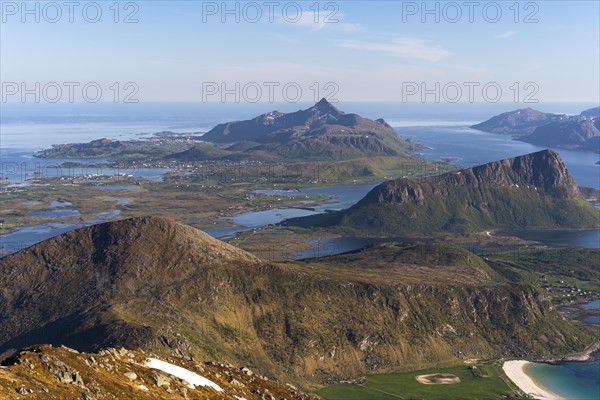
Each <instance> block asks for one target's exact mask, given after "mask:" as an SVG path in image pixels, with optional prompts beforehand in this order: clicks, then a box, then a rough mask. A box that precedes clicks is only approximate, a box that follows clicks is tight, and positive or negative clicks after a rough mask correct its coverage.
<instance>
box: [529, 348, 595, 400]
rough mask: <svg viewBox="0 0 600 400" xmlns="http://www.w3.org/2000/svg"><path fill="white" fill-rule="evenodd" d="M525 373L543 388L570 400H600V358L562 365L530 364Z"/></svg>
mask: <svg viewBox="0 0 600 400" xmlns="http://www.w3.org/2000/svg"><path fill="white" fill-rule="evenodd" d="M525 372H527V374H528V375H530V376H531V377H532V378H533V379H534V380H535V381H537V382H539V384H541V385H542V386H544V387H545V388H547V389H549V390H550V391H552V392H554V393H556V394H557V395H559V396H561V397H563V398H565V399H568V400H598V399H600V358H599V359H596V360H595V361H594V362H565V363H562V364H560V365H549V364H538V363H534V364H530V365H528V366H527V367H526V369H525Z"/></svg>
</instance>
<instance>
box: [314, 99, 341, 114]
mask: <svg viewBox="0 0 600 400" xmlns="http://www.w3.org/2000/svg"><path fill="white" fill-rule="evenodd" d="M314 108H316V109H317V110H319V111H320V112H321V113H337V114H340V115H341V114H343V112H341V111H340V110H338V109H337V108H336V107H335V106H334V105H333V104H331V103H330V102H329V101H328V100H327V99H326V98H325V97H323V98H322V99H321V100H319V102H318V103H316V104H315V105H314Z"/></svg>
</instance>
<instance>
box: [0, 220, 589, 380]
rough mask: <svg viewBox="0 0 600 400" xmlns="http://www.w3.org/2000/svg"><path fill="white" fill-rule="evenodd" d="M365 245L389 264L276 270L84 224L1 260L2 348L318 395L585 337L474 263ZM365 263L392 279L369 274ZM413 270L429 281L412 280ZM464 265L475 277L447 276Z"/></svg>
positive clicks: (146, 229) (202, 246)
mask: <svg viewBox="0 0 600 400" xmlns="http://www.w3.org/2000/svg"><path fill="white" fill-rule="evenodd" d="M417 248H418V247H417ZM372 250H374V251H380V252H382V253H381V255H382V259H384V260H385V259H386V257H392V256H393V255H394V254H395V255H396V259H397V263H395V264H394V265H391V266H390V267H389V268H390V269H389V270H388V269H386V265H385V263H383V264H380V265H372V264H371V260H373V259H375V258H376V255H375V254H373V252H372V251H371V252H369V251H367V253H366V257H365V258H364V260H363V261H361V260H360V259H354V260H353V261H352V263H350V262H348V258H347V257H350V256H343V257H342V258H339V259H338V260H337V261H336V260H335V259H329V261H328V262H327V263H314V264H312V263H284V264H271V263H267V262H265V261H262V260H260V259H259V258H257V257H254V256H252V255H251V254H249V253H246V252H243V251H241V250H239V249H237V248H235V247H232V246H229V245H227V244H225V243H223V242H220V241H218V240H215V239H213V238H210V237H209V236H208V235H205V234H203V233H201V232H200V231H197V230H195V229H193V228H191V227H187V226H183V225H180V224H177V223H174V222H172V221H169V220H163V219H158V218H140V219H133V220H124V221H118V222H113V223H106V224H100V225H96V226H92V227H88V228H83V229H81V230H79V231H74V232H70V233H67V234H65V235H62V236H59V237H56V238H53V239H50V240H48V241H46V242H42V243H40V244H38V245H35V246H33V247H31V248H29V249H27V250H25V251H23V252H20V253H17V254H13V255H11V256H8V257H5V258H3V259H2V260H1V261H0V287H2V290H1V291H0V343H1V344H0V354H1V353H2V352H9V351H10V349H18V348H21V347H23V346H26V345H29V344H33V343H40V342H49V343H52V344H65V345H68V346H70V347H74V348H77V349H79V350H83V351H96V350H97V349H99V348H102V347H106V346H127V347H130V348H131V347H133V348H138V347H139V348H142V349H144V350H148V351H153V352H155V353H159V354H175V355H180V356H182V355H184V356H185V355H192V356H194V357H197V358H200V359H202V360H222V361H227V362H231V363H232V364H237V365H249V366H252V367H253V368H257V369H258V370H260V371H263V372H264V373H268V374H269V375H270V376H273V377H277V378H280V379H286V380H288V381H294V382H297V383H300V384H302V385H305V386H307V387H315V386H316V385H318V384H323V383H332V382H337V381H340V380H346V379H350V378H356V377H358V376H362V375H364V374H365V373H367V372H372V371H382V372H383V371H397V370H403V369H404V370H406V369H420V368H426V367H430V366H436V365H451V364H455V363H457V362H459V361H460V360H461V359H463V358H490V357H499V356H516V357H540V356H549V355H553V354H564V353H569V352H572V351H577V350H581V349H583V348H584V347H585V346H586V345H588V344H589V343H590V342H591V341H592V338H591V337H590V336H588V335H587V334H585V333H584V332H582V331H581V330H580V329H579V328H577V327H575V326H573V325H571V324H570V323H568V322H566V321H564V320H563V319H562V318H561V317H560V315H559V314H558V313H557V311H556V310H555V309H553V308H552V306H551V303H550V302H549V301H548V300H547V299H546V297H545V296H544V295H543V293H541V292H540V291H539V290H538V289H535V288H533V287H531V286H529V285H520V284H510V285H508V284H499V285H497V286H490V285H489V284H488V282H489V279H490V278H491V277H490V274H491V272H490V271H489V269H488V268H486V266H485V265H484V264H485V263H482V261H481V259H479V258H477V257H476V256H475V255H472V256H471V255H469V253H467V252H464V251H458V250H456V249H454V248H453V247H445V246H440V247H439V248H438V250H437V253H434V254H437V255H436V257H435V259H433V258H420V257H421V256H418V255H419V254H422V252H420V251H419V250H415V249H410V248H406V249H402V248H394V247H385V246H384V247H382V248H380V249H372ZM426 253H427V252H425V253H423V254H426ZM344 257H346V258H344ZM352 257H355V256H352ZM428 257H429V256H428ZM469 257H470V260H469ZM403 258H406V259H405V261H406V264H403ZM436 260H439V261H436ZM361 262H362V263H364V265H369V266H370V267H372V268H378V271H379V273H378V274H377V276H379V277H381V276H390V277H395V278H394V279H389V280H388V281H387V282H382V281H381V279H374V278H373V276H374V275H373V274H369V273H363V271H361V270H360V264H361ZM410 266H417V267H419V268H428V271H429V272H428V274H427V276H428V277H429V278H428V279H422V280H421V281H420V282H419V283H417V282H416V281H411V283H407V282H406V281H404V279H406V278H407V277H410V275H409V273H412V272H411V271H412V269H413V267H410ZM338 268H340V269H343V268H345V270H343V271H342V270H339V271H338V272H336V271H335V270H336V269H338ZM353 268H354V269H355V270H357V272H356V273H353V272H352V269H353ZM445 269H448V271H445ZM469 269H470V271H471V275H476V279H473V278H469V279H470V280H469V281H467V282H466V283H463V284H460V285H459V284H458V282H456V281H454V282H453V281H452V280H450V281H449V280H448V276H449V275H451V274H452V273H453V272H454V271H459V272H460V271H462V272H461V273H462V274H464V275H463V276H468V275H469V273H468V271H469ZM340 271H341V272H340ZM388 271H389V274H388ZM477 276H478V278H477ZM438 277H439V279H438ZM417 278H418V277H417ZM411 279H415V277H414V276H412V277H411ZM455 279H456V278H455Z"/></svg>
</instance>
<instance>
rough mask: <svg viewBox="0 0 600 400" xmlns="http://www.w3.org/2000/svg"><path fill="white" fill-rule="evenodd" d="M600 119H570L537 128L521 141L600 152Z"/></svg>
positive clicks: (521, 138)
mask: <svg viewBox="0 0 600 400" xmlns="http://www.w3.org/2000/svg"><path fill="white" fill-rule="evenodd" d="M598 139H600V118H595V119H592V118H590V117H569V118H565V119H563V120H560V121H555V122H551V123H549V124H547V125H543V126H540V127H538V128H536V129H535V130H534V131H533V133H531V134H529V135H525V136H521V137H520V138H519V140H521V141H523V142H527V143H531V144H535V145H538V146H552V147H564V148H581V149H584V150H600V147H598Z"/></svg>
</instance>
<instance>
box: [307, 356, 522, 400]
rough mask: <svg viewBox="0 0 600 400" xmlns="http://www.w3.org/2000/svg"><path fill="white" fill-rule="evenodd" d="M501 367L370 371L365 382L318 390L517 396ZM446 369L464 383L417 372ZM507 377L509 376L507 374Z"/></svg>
mask: <svg viewBox="0 0 600 400" xmlns="http://www.w3.org/2000/svg"><path fill="white" fill-rule="evenodd" d="M499 371H500V367H499V366H495V365H492V364H486V365H480V366H478V367H477V368H476V369H474V370H471V369H469V368H468V367H467V366H458V367H451V368H431V369H425V370H421V371H413V372H404V373H397V374H376V375H368V376H367V380H366V383H363V384H340V385H333V386H328V387H325V388H323V389H321V390H319V391H318V392H317V394H318V395H319V396H321V397H323V398H324V399H325V400H396V399H432V400H433V399H440V400H450V399H499V398H511V397H513V398H514V396H515V395H514V393H513V391H512V390H511V389H510V388H509V387H508V386H507V384H506V383H505V382H504V381H503V379H502V378H501V377H500V376H499V374H500V372H499ZM436 372H443V373H449V374H454V375H456V376H458V377H459V378H460V381H461V382H460V383H457V384H450V385H424V384H421V383H419V382H417V380H416V379H415V377H416V376H417V375H423V374H431V373H436ZM504 379H506V378H504Z"/></svg>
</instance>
